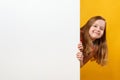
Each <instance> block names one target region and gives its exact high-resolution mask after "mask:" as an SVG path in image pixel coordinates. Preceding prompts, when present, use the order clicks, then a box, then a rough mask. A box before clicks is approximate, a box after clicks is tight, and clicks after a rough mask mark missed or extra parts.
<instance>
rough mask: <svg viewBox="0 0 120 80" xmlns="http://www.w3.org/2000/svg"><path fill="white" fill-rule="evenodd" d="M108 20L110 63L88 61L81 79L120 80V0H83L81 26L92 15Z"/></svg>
mask: <svg viewBox="0 0 120 80" xmlns="http://www.w3.org/2000/svg"><path fill="white" fill-rule="evenodd" d="M96 15H100V16H103V17H104V18H105V19H106V21H107V43H108V52H109V53H108V64H107V65H106V66H104V67H101V66H100V65H97V63H95V62H88V63H87V64H86V65H85V66H84V67H83V68H81V70H80V72H81V75H80V77H81V80H120V0H81V1H80V23H81V24H80V26H82V25H84V24H85V23H86V21H87V20H88V19H89V18H91V17H92V16H96Z"/></svg>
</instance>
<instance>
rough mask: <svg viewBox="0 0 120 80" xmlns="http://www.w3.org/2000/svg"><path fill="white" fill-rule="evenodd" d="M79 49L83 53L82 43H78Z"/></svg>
mask: <svg viewBox="0 0 120 80" xmlns="http://www.w3.org/2000/svg"><path fill="white" fill-rule="evenodd" d="M78 49H79V50H80V51H81V52H82V51H83V45H82V42H81V41H80V43H78Z"/></svg>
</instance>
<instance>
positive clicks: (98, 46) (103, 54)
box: [80, 16, 108, 65]
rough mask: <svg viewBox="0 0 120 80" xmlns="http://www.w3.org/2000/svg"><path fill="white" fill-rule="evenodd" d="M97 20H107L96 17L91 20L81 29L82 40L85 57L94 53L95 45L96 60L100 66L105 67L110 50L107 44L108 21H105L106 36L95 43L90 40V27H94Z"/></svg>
mask: <svg viewBox="0 0 120 80" xmlns="http://www.w3.org/2000/svg"><path fill="white" fill-rule="evenodd" d="M96 20H103V21H105V19H104V18H103V17H101V16H94V17H92V18H90V19H89V20H88V21H87V23H86V24H85V25H84V26H82V27H81V29H80V31H81V38H82V40H83V47H84V50H83V52H84V54H83V55H84V56H87V55H89V54H90V53H92V52H93V49H92V46H93V45H94V47H95V48H94V54H95V55H94V56H93V58H94V60H95V61H96V62H97V63H98V64H100V65H105V64H106V61H107V53H108V49H107V42H106V21H105V30H104V34H103V36H102V37H101V38H100V39H96V40H95V41H94V42H93V41H92V40H91V39H90V36H89V29H90V27H91V26H92V25H93V23H94V22H95V21H96Z"/></svg>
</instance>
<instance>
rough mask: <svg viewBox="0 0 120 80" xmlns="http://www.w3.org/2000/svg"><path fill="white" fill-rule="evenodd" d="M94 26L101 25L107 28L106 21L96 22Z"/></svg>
mask: <svg viewBox="0 0 120 80" xmlns="http://www.w3.org/2000/svg"><path fill="white" fill-rule="evenodd" d="M93 25H99V26H105V21H104V20H96V21H95V22H94V23H93Z"/></svg>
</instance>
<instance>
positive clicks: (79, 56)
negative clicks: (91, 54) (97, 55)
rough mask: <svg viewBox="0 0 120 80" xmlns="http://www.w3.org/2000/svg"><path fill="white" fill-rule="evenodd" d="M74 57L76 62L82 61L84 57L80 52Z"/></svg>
mask: <svg viewBox="0 0 120 80" xmlns="http://www.w3.org/2000/svg"><path fill="white" fill-rule="evenodd" d="M76 57H77V59H78V60H80V61H83V57H84V56H83V53H82V52H81V51H80V52H78V53H77V54H76Z"/></svg>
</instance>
